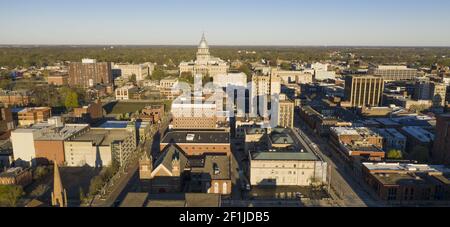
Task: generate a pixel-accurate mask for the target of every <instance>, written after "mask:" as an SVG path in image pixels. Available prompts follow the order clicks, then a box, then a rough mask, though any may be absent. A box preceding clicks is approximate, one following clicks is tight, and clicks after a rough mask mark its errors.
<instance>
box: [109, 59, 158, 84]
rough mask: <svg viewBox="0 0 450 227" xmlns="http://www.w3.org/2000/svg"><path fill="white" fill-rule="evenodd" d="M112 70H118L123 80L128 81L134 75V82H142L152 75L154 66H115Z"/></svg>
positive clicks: (149, 64)
mask: <svg viewBox="0 0 450 227" xmlns="http://www.w3.org/2000/svg"><path fill="white" fill-rule="evenodd" d="M113 69H117V70H120V72H121V77H122V78H123V79H125V80H129V79H131V77H132V76H133V75H135V76H136V81H142V80H145V79H146V78H147V77H148V76H151V75H152V73H153V71H154V70H155V65H154V64H152V63H143V64H115V65H114V66H113Z"/></svg>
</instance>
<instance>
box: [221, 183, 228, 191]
mask: <svg viewBox="0 0 450 227" xmlns="http://www.w3.org/2000/svg"><path fill="white" fill-rule="evenodd" d="M222 187H223V188H222V194H228V184H227V183H226V182H225V183H223V185H222Z"/></svg>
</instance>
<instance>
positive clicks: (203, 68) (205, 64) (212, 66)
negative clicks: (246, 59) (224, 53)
mask: <svg viewBox="0 0 450 227" xmlns="http://www.w3.org/2000/svg"><path fill="white" fill-rule="evenodd" d="M229 69H230V66H229V64H228V63H227V62H226V61H224V60H222V59H220V58H216V57H213V56H211V55H210V53H209V46H208V42H207V41H206V38H205V35H204V34H203V36H202V40H201V41H200V44H199V45H198V51H197V60H196V61H190V62H181V64H180V74H182V73H186V72H189V73H192V75H197V74H202V75H204V76H206V75H209V76H211V77H213V76H215V75H218V74H227V73H228V70H229Z"/></svg>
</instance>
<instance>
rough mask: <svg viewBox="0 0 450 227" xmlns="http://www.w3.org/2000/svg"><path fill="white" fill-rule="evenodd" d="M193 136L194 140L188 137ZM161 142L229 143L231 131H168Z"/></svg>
mask: <svg viewBox="0 0 450 227" xmlns="http://www.w3.org/2000/svg"><path fill="white" fill-rule="evenodd" d="M189 136H191V137H192V140H190V139H188V137H189ZM161 143H163V144H164V143H165V144H169V143H175V144H182V143H191V144H195V143H205V144H229V143H230V133H229V132H224V131H173V132H169V133H167V135H166V136H165V137H164V138H163V140H162V141H161Z"/></svg>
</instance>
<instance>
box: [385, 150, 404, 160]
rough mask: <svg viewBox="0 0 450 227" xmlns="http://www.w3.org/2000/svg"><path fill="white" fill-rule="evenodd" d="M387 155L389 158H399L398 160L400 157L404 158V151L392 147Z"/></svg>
mask: <svg viewBox="0 0 450 227" xmlns="http://www.w3.org/2000/svg"><path fill="white" fill-rule="evenodd" d="M386 157H387V158H388V159H397V160H398V159H403V154H402V151H400V150H395V149H392V150H389V151H388V152H387V155H386Z"/></svg>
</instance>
